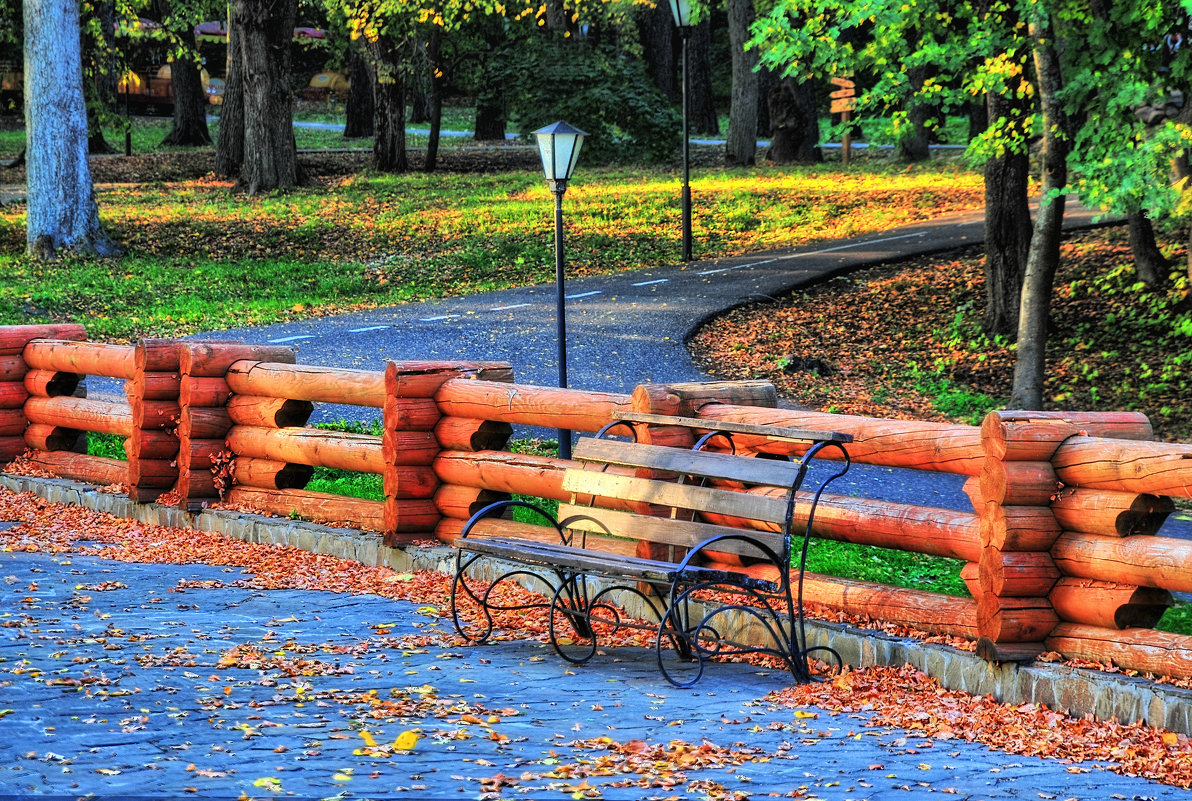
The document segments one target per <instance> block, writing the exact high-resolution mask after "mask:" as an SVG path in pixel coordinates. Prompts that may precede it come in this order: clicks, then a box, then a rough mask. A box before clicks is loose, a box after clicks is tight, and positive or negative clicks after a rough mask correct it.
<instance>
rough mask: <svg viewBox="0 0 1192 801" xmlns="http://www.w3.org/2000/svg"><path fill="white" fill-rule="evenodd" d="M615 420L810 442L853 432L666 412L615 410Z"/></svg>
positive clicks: (848, 436) (845, 437) (846, 439)
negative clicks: (742, 421)
mask: <svg viewBox="0 0 1192 801" xmlns="http://www.w3.org/2000/svg"><path fill="white" fill-rule="evenodd" d="M613 419H614V420H624V421H626V422H629V423H647V424H649V425H656V426H682V427H684V428H695V429H699V430H701V431H726V432H729V433H732V434H749V435H752V436H758V437H773V438H775V439H793V440H802V441H807V442H852V441H853V435H852V434H846V433H844V432H842V431H814V430H809V429H803V428H787V427H785V426H766V425H758V424H757V423H737V422H734V421H732V420H704V419H701V418H699V417H674V416H671V415H667V414H647V413H645V412H613Z"/></svg>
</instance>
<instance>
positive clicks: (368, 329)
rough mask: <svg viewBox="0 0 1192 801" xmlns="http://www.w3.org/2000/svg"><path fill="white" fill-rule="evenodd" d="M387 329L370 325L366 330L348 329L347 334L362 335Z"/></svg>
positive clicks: (383, 326) (382, 326)
mask: <svg viewBox="0 0 1192 801" xmlns="http://www.w3.org/2000/svg"><path fill="white" fill-rule="evenodd" d="M386 328H389V326H387V325H370V326H369V327H368V328H349V329H348V333H349V334H363V333H364V332H365V331H384V330H385V329H386Z"/></svg>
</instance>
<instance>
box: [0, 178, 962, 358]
mask: <svg viewBox="0 0 1192 801" xmlns="http://www.w3.org/2000/svg"><path fill="white" fill-rule="evenodd" d="M230 189H231V185H230V183H229V182H226V181H219V180H214V179H212V178H210V177H207V178H202V179H197V180H186V181H179V182H174V183H127V184H101V185H99V186H98V192H97V194H98V201H99V206H100V215H101V219H102V220H103V223H104V225H105V226H107V228H108V229H109V231H110V232H111V233H112V235H113V236H114V238H115V239H116V240H117V241H119V242H121V243H123V244H124V245H125V246H126V247H127V248H128V254H127V255H126V256H124V257H121V258H119V259H112V260H106V261H94V260H81V259H65V260H63V261H62V262H59V263H54V264H37V263H34V262H32V261H30V260H29V259H28V258H27V257H26V256H25V255H24V250H25V232H24V226H25V217H24V207H23V205H22V204H20V203H14V204H11V205H8V206H5V207H3V208H0V270H3V272H4V274H5V276H6V280H5V282H4V283H3V284H2V285H0V324H23V323H36V322H51V321H52V322H81V323H85V324H86V325H87V327H88V330H89V332H90V333H91V336H92V337H94V338H96V339H114V340H128V339H132V338H135V337H138V336H166V335H180V334H187V333H193V332H197V331H209V330H219V329H222V328H229V327H240V326H246V325H265V324H269V323H273V322H278V321H281V320H287V319H295V318H299V317H306V316H312V315H321V314H328V313H334V312H341V311H347V310H352V309H360V308H371V307H377V306H384V305H390V304H396V303H401V302H405V301H413V300H423V299H428V298H435V297H444V296H451V295H462V294H471V293H476V292H483V291H488V290H494V289H502V288H507V287H514V286H524V285H530V284H539V283H545V282H549V281H551V280H553V278H554V256H553V239H552V231H553V225H552V212H553V204H552V202H551V197H550V194H549V192H548V190H547V188H546V186H545V182H544V181H543V180H542V177H541V174H540V173H537V172H533V171H529V170H515V171H504V172H496V173H479V174H477V173H435V174H423V173H411V174H406V175H385V174H378V173H373V172H363V173H355V174H350V175H331V176H328V175H324V176H321V177H320V178H319V180H318V181H317V182H316V183H315V184H314V185H312V186H309V187H304V188H301V189H297V190H293V191H290V192H286V193H278V194H273V195H269V196H267V197H263V198H247V197H243V196H239V195H233V194H231V192H230ZM693 192H694V194H695V198H696V201H695V214H694V234H695V239H696V252H697V256H698V257H699V258H711V257H715V256H725V255H732V254H738V253H743V252H749V251H753V250H758V249H765V248H770V247H778V246H790V245H797V244H801V243H805V242H812V241H817V240H824V239H833V238H839V237H847V236H855V235H858V234H865V233H873V232H878V231H884V230H888V229H890V228H892V227H896V226H899V225H904V224H908V223H914V222H918V221H921V220H925V219H930V218H934V217H937V216H939V215H941V214H947V213H950V212H958V211H965V210H971V209H974V208H978V207H980V205H981V202H982V181H981V177H980V176H979V175H978V174H976V173H974V172H971V171H967V170H964V169H962V168H959V167H956V166H952V165H947V164H933V165H930V166H923V167H917V166H916V167H913V168H909V169H908V168H906V167H894V166H882V165H877V164H871V165H869V166H868V167H867V168H866V171H865V172H861V171H859V170H855V169H851V170H844V171H842V170H841V169H840V168H839V166H838V165H837V166H835V167H830V166H827V165H820V166H815V167H802V168H777V167H759V168H757V169H752V170H739V169H738V170H734V169H725V168H719V169H707V170H700V171H699V174H698V175H697V176H696V177H695V180H694V181H693ZM678 198H679V184H678V176H677V175H676V174H675V173H674V172H673V171H670V170H662V169H589V170H584V171H583V172H582V174H580V175H579V176H578V177H577V178H576V180H575V181H574V182H573V184H572V185H571V187H570V188H569V189H568V192H567V195H566V198H565V212H566V226H567V269H568V274H569V275H571V276H585V275H592V274H598V273H609V272H615V271H619V270H630V269H636V268H648V267H652V266H657V265H660V264H666V263H673V262H675V261H677V260H678V258H679V243H678V240H679V228H680V222H679V202H678Z"/></svg>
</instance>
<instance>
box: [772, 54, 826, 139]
mask: <svg viewBox="0 0 1192 801" xmlns="http://www.w3.org/2000/svg"><path fill="white" fill-rule="evenodd" d="M778 80H779V78H778V73H776V72H775V71H774V70H770V69H762V70H761V71H760V72H758V74H757V98H758V100H757V135H758V136H759V137H760V136H764V137H767V138H769V136H770V134H771V132H772V130H773V128H772V125H771V122H770V92H771V91H772V90H773V89H774V87H775V86H777V85H778ZM817 138H818V137H817Z"/></svg>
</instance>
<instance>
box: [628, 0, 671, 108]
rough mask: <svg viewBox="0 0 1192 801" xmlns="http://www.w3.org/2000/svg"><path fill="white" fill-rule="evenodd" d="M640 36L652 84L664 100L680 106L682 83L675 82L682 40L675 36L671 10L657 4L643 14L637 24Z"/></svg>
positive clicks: (666, 6) (668, 7)
mask: <svg viewBox="0 0 1192 801" xmlns="http://www.w3.org/2000/svg"><path fill="white" fill-rule="evenodd" d="M637 35H638V38H639V39H640V40H641V43H642V57H643V58H644V59H645V62H646V72H647V73H648V74H649V76H650V80H651V81H652V82H653V83H654V85H655V86H657V87H658V91H659V92H661V93H662V96H663V97H665V98H666V99H667V100H669V101H670V102H672V103H677V102H678V101H679V83H678V81H677V80H676V79H675V72H676V69H677V57H676V50H677V48H678V43H679V37H678V36H676V35H675V18H674V15H673V14H672V13H671V10H670V6H669V5H667V4H666V3H657V4H655V6H654V7H653V8H652V9H650V10H649V11H646V12H645V13H643V14H641V15H640V16H639V17H638V22H637Z"/></svg>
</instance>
